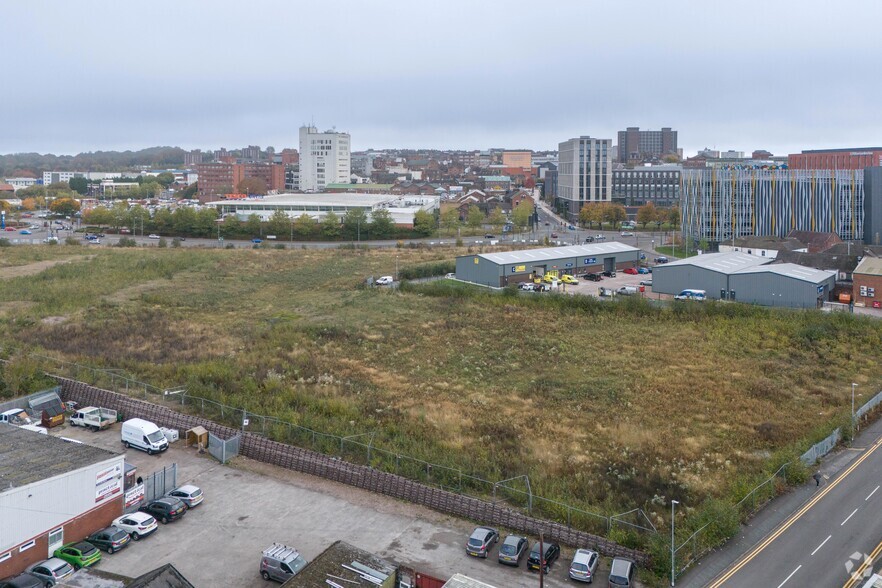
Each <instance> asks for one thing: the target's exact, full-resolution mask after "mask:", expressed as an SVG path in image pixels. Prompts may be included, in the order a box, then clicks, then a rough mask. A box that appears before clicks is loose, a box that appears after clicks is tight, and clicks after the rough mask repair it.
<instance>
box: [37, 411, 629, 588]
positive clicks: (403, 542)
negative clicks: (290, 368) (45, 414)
mask: <svg viewBox="0 0 882 588" xmlns="http://www.w3.org/2000/svg"><path fill="white" fill-rule="evenodd" d="M119 427H120V425H119V424H116V425H114V426H113V427H112V428H110V429H108V430H106V431H100V432H97V433H93V432H91V431H87V430H85V429H80V428H74V427H70V426H67V425H65V426H64V427H59V428H55V429H52V430H51V434H52V435H59V436H65V437H69V438H73V439H77V440H80V441H83V442H85V443H88V444H91V445H96V446H99V447H104V448H106V449H111V450H114V451H117V452H121V451H124V449H123V447H122V445H121V443H120V440H119ZM125 453H126V461H127V462H128V463H131V464H133V465H135V466H136V467H137V468H138V475H140V476H143V477H145V478H146V477H147V476H148V475H149V474H150V473H151V472H153V471H155V470H157V469H160V468H162V467H163V466H166V465H169V464H171V463H177V467H178V478H177V483H178V484H179V485H180V484H184V483H192V484H196V485H197V486H199V487H200V488H202V490H203V492H204V493H205V500H204V501H203V503H202V504H200V505H199V506H197V507H196V508H194V509H192V510H191V511H189V512H188V513H187V515H186V516H184V517H183V518H182V519H181V520H179V521H175V522H172V523H169V524H168V525H160V528H159V530H158V531H157V532H156V533H154V534H153V535H151V536H150V537H146V538H144V539H142V540H141V541H138V542H137V543H135V542H130V544H129V546H128V547H126V548H125V549H123V550H122V551H120V552H117V553H115V554H113V555H108V554H102V560H101V562H100V564H98V566H97V568H98V569H101V570H103V571H106V572H111V573H114V574H123V575H126V576H130V577H135V576H138V575H140V574H143V573H145V572H147V571H150V570H152V569H154V568H156V567H159V566H161V565H164V564H166V563H172V564H174V566H175V567H176V568H177V569H178V570H179V571H180V572H181V573H182V574H184V576H185V577H186V578H187V579H188V580H190V582H192V583H193V584H194V585H195V586H197V588H205V587H209V586H237V587H238V586H242V587H253V588H257V587H265V586H267V584H266V582H264V581H263V580H262V579H261V578H260V575H259V574H258V564H259V560H260V553H261V551H262V550H263V549H265V548H266V547H268V546H269V545H270V544H272V543H273V542H275V541H278V542H282V543H286V544H288V545H290V546H292V547H295V548H297V549H298V550H300V551H301V553H302V554H303V555H304V557H305V558H306V559H307V560H310V559H312V558H314V557H316V556H317V555H318V554H319V553H321V552H322V551H323V550H324V549H325V548H326V547H327V546H329V545H330V544H331V543H333V542H334V541H336V540H338V539H342V540H344V541H346V542H348V543H351V544H353V545H355V546H357V547H360V548H362V549H365V550H368V551H371V552H373V553H376V554H377V555H379V556H381V557H385V558H388V559H391V560H393V561H395V562H398V563H400V564H404V565H407V566H409V567H412V568H414V569H415V570H416V571H419V572H423V573H426V574H429V575H432V576H435V577H437V578H444V579H446V578H448V577H450V576H451V575H453V574H454V573H456V572H460V573H463V574H466V575H468V576H470V577H472V578H475V579H478V580H481V581H483V582H486V583H488V584H491V585H493V586H497V587H498V588H519V587H521V586H523V587H528V586H535V585H536V584H537V583H538V581H539V578H538V576H537V574H535V573H533V572H529V571H527V570H526V569H525V564H522V565H521V566H520V567H519V568H509V567H505V566H501V565H499V564H497V563H496V560H495V557H496V555H497V553H498V546H496V547H494V548H493V550H492V552H491V557H489V558H488V559H486V560H481V559H476V558H472V557H469V556H467V555H466V553H465V542H466V540H467V538H468V536H469V535H470V534H471V531H472V530H473V528H474V527H475V524H474V523H473V522H469V521H465V520H460V519H456V518H453V517H449V516H446V515H442V514H440V513H437V512H434V511H432V510H429V509H427V508H424V507H421V506H417V505H413V504H410V503H405V502H401V501H398V500H394V499H392V498H389V497H385V496H381V495H377V494H372V493H370V492H366V491H363V490H359V489H357V488H352V487H350V486H345V485H342V484H337V483H335V482H329V481H326V480H323V479H321V478H316V477H313V476H309V475H306V474H300V473H297V472H292V471H290V470H285V469H282V468H277V467H275V466H270V465H267V464H262V463H259V462H255V461H252V460H248V459H245V458H242V457H237V458H235V459H234V460H233V462H231V464H230V465H226V466H224V465H221V464H220V463H218V462H217V461H215V460H214V459H213V458H211V457H210V456H208V454H202V455H200V454H198V453H197V452H196V450H195V448H192V447H190V448H185V447H183V442H182V441H178V442H175V443H173V444H172V445H171V447H170V449H169V450H168V451H167V452H165V453H163V454H160V455H154V456H149V455H147V454H146V453H143V452H140V451H137V450H134V449H129V450H128V451H126V452H125ZM500 534H502V535H503V537H504V536H505V534H506V533H505V531H504V530H503V529H500ZM535 539H536V538H530V541H531V543H532V542H533V541H534V540H535ZM572 554H573V550H572V549H569V548H566V547H565V548H564V549H563V555H562V557H561V558H560V559H559V560H558V561H557V562H556V563H555V564H554V565H553V566H552V569H551V572H550V574H549V575H548V576H547V577H546V579H545V585H546V586H548V587H549V588H562V587H563V586H568V585H571V584H570V582H569V581H568V579H567V575H568V574H567V570H568V567H569V562H570V561H571V558H572ZM609 563H610V562H609V559H608V558H602V560H601V567H600V568H599V570H598V576H599V578H600V579H601V580H602V581H604V580H605V579H606V575H607V573H608V570H609ZM87 584H88V582H87ZM638 586H639V584H638Z"/></svg>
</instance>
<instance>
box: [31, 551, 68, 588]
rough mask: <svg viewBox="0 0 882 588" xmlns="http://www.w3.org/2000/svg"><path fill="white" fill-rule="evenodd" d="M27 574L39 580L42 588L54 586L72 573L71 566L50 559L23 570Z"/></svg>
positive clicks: (59, 560) (62, 561) (54, 558)
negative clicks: (43, 587)
mask: <svg viewBox="0 0 882 588" xmlns="http://www.w3.org/2000/svg"><path fill="white" fill-rule="evenodd" d="M25 571H26V572H27V573H29V574H32V575H34V576H37V577H38V578H40V580H42V581H43V584H42V585H43V586H55V585H56V584H57V583H58V582H61V581H62V580H64V579H65V578H67V577H68V576H70V575H71V574H73V573H74V569H73V566H72V565H70V564H69V563H67V562H66V561H64V560H63V559H59V558H57V557H50V558H49V559H47V560H45V561H41V562H40V563H36V564H34V565H32V566H30V567H29V568H28V569H26V570H25Z"/></svg>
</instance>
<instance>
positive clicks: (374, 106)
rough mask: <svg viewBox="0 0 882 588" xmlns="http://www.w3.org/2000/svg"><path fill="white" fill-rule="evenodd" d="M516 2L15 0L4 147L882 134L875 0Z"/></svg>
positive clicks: (733, 140) (753, 140)
mask: <svg viewBox="0 0 882 588" xmlns="http://www.w3.org/2000/svg"><path fill="white" fill-rule="evenodd" d="M509 8H510V9H509V10H506V11H499V10H497V9H496V8H495V7H493V6H486V5H482V4H477V5H476V4H474V3H466V2H461V1H458V0H454V1H451V2H447V3H444V4H443V5H431V6H428V5H426V6H423V5H417V6H414V5H412V4H411V3H407V2H402V1H398V0H386V1H380V2H375V3H371V4H370V5H363V4H361V3H355V2H345V1H338V2H326V3H322V4H321V5H299V4H298V5H294V4H291V5H289V4H288V3H284V2H265V3H262V4H260V5H259V6H258V7H257V8H254V9H251V10H247V11H242V10H241V5H240V4H239V3H232V2H222V1H219V2H215V3H212V4H211V5H210V6H209V5H207V4H203V3H189V4H184V5H179V4H176V3H173V2H168V1H158V2H150V3H144V2H133V3H114V2H107V1H103V0H93V1H87V2H81V3H77V4H73V5H71V4H63V5H57V4H55V3H51V2H23V1H15V2H13V3H11V5H10V6H8V7H7V15H8V21H9V22H14V23H16V26H15V27H14V28H13V29H12V30H11V31H10V33H9V34H7V35H6V36H4V37H3V38H2V39H0V49H3V51H4V54H6V55H15V56H16V57H17V58H16V59H13V60H9V62H8V63H7V72H6V79H7V81H9V82H12V83H9V84H8V86H7V92H6V95H5V96H4V102H5V108H3V109H2V113H3V114H2V117H0V126H2V128H3V131H4V132H3V134H2V136H0V153H15V152H33V151H36V152H40V153H71V154H73V153H79V152H88V151H95V150H125V149H135V148H142V147H146V146H150V145H176V146H180V147H182V148H185V149H195V148H205V146H206V145H215V146H218V147H220V146H228V147H231V146H236V145H252V144H258V145H276V146H278V147H284V146H292V147H293V146H296V144H297V131H298V128H299V127H300V126H301V125H303V124H311V123H313V122H314V123H315V125H316V126H317V127H318V128H319V129H320V130H326V129H330V128H332V127H333V128H336V129H337V130H338V131H341V132H348V133H349V134H350V135H351V136H352V150H353V151H360V150H364V149H368V148H375V149H384V148H424V149H429V148H436V149H487V148H489V147H493V146H508V147H527V148H530V149H533V150H553V149H555V148H556V147H557V144H558V143H559V142H561V141H565V140H568V139H570V138H574V137H578V136H581V135H590V136H592V137H599V138H611V139H613V140H615V138H616V134H617V132H618V131H620V130H623V129H625V128H626V127H630V126H638V127H640V128H641V129H659V128H661V127H672V128H674V129H676V130H677V131H678V132H679V135H680V146H681V147H683V148H684V151H685V152H686V153H687V154H688V153H694V152H695V151H697V150H699V149H702V148H704V147H709V148H716V149H722V150H727V149H734V150H741V151H747V152H750V151H752V150H754V149H767V150H769V151H771V152H772V153H774V154H776V155H786V154H788V153H797V152H799V151H801V150H803V149H813V148H837V147H840V148H841V147H860V146H863V145H870V144H876V143H878V142H879V141H878V139H876V137H878V136H880V134H882V120H880V119H879V117H878V116H876V111H875V105H874V104H873V101H872V96H873V95H876V93H877V91H878V90H879V89H880V86H882V82H880V81H879V80H878V79H877V78H875V77H874V76H871V75H869V72H871V71H874V69H875V66H876V63H877V61H878V58H879V56H880V50H879V49H878V47H876V46H875V45H874V39H875V32H874V31H873V30H872V27H873V23H874V22H876V20H877V19H876V18H875V17H878V16H880V15H882V7H879V6H877V5H876V4H874V3H872V2H869V1H855V2H850V3H848V5H847V6H844V7H843V6H839V7H838V10H837V11H832V10H830V9H829V4H828V3H824V2H821V1H820V0H811V1H808V2H794V1H785V2H780V3H775V4H773V5H768V4H765V3H761V2H757V1H746V2H743V3H741V4H740V5H739V7H738V10H732V9H731V7H725V6H716V5H708V4H697V3H696V4H693V3H684V4H682V5H670V4H668V5H663V6H662V5H658V4H655V3H649V2H632V3H628V4H627V5H624V3H615V4H613V3H600V2H590V3H580V4H576V3H570V2H563V3H559V4H556V5H551V6H548V5H539V4H536V3H530V2H515V3H514V4H513V5H511V6H510V7H509ZM818 14H824V18H823V19H820V18H818V17H817V15H818ZM270 16H271V18H269V17H270ZM624 33H627V34H624ZM625 38H627V39H628V41H627V43H626V42H625V41H623V39H625ZM249 40H250V41H251V42H250V43H249Z"/></svg>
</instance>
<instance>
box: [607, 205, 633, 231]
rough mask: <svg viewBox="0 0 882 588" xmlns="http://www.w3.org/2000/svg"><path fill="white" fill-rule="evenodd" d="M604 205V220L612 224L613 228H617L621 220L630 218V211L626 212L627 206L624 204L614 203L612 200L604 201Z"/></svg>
mask: <svg viewBox="0 0 882 588" xmlns="http://www.w3.org/2000/svg"><path fill="white" fill-rule="evenodd" d="M602 206H603V212H602V213H601V214H603V220H605V221H606V222H608V223H610V224H612V226H613V228H615V227H616V226H617V225H618V224H619V223H620V222H623V221H626V220H628V213H627V212H625V207H624V205H622V204H612V203H610V202H604V203H603V204H602Z"/></svg>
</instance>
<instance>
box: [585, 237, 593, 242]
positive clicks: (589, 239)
mask: <svg viewBox="0 0 882 588" xmlns="http://www.w3.org/2000/svg"><path fill="white" fill-rule="evenodd" d="M585 242H586V243H594V237H585Z"/></svg>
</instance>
